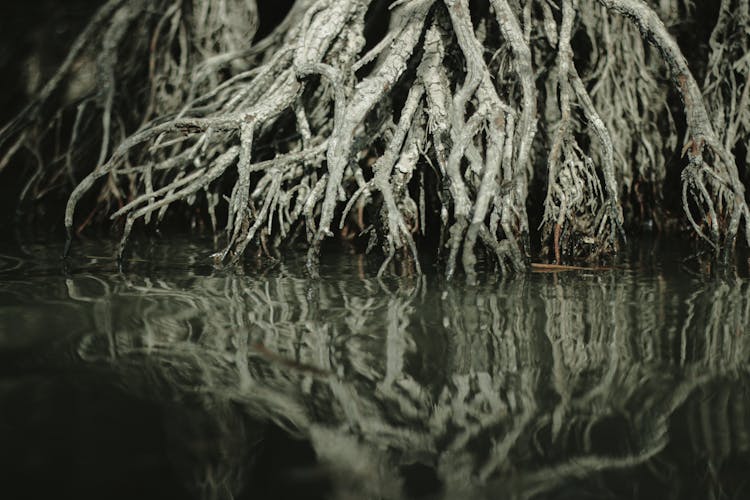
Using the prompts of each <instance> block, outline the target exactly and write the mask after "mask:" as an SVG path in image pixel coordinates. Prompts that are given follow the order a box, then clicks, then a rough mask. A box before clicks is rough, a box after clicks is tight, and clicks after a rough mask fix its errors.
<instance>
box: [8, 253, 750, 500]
mask: <svg viewBox="0 0 750 500" xmlns="http://www.w3.org/2000/svg"><path fill="white" fill-rule="evenodd" d="M639 249H640V250H639V251H638V252H635V251H633V252H631V253H630V254H629V255H628V256H627V257H626V258H625V259H624V260H623V261H622V262H621V263H620V264H618V266H617V267H616V268H614V269H610V270H595V271H594V270H588V271H575V272H564V273H531V274H529V275H528V276H525V277H516V278H513V279H509V280H505V281H500V280H493V279H485V280H484V282H483V283H481V284H480V285H478V286H473V287H472V286H467V285H464V284H462V283H461V282H460V280H458V281H456V282H454V283H451V284H450V285H447V284H446V283H445V282H444V281H443V280H442V279H440V278H439V277H438V276H437V275H435V274H432V275H430V274H428V275H427V276H424V277H415V276H410V275H408V274H406V275H405V276H402V277H394V276H391V277H388V278H386V279H384V280H383V281H378V280H377V279H374V278H372V276H374V275H375V271H376V270H377V267H378V264H379V263H378V262H369V261H368V260H367V259H365V258H362V257H359V256H355V255H348V254H341V255H339V256H335V257H328V258H326V259H324V262H323V263H322V270H321V275H322V278H321V279H320V280H319V281H312V280H310V279H308V278H307V277H306V276H305V273H304V270H303V265H302V263H303V261H302V259H301V257H296V258H295V257H288V258H286V259H285V261H284V263H283V264H280V263H271V262H268V261H260V262H258V263H255V264H252V263H251V264H250V265H249V266H248V267H247V268H246V269H245V270H244V272H242V271H240V270H238V269H215V268H214V267H213V266H212V265H211V261H210V259H209V258H208V255H209V254H210V253H211V251H212V250H211V248H210V247H209V246H207V245H206V246H201V245H199V244H190V243H186V242H184V241H171V242H161V243H153V244H151V245H145V244H142V245H140V246H136V249H135V252H134V258H133V260H132V261H131V262H130V264H129V266H128V267H127V268H126V269H123V270H118V268H117V266H116V265H115V263H114V262H113V261H112V259H111V258H110V256H111V255H112V249H111V248H108V247H106V246H102V245H97V244H85V243H82V244H79V245H78V246H77V247H76V255H75V257H74V258H72V259H71V260H70V261H69V262H67V263H62V262H61V261H60V260H59V253H60V246H59V245H28V246H25V247H22V248H20V247H17V246H12V245H9V244H7V243H6V244H5V246H4V247H3V248H2V249H0V479H2V480H1V481H0V498H3V499H16V498H19V499H21V498H44V499H57V498H76V499H87V498H92V499H93V498H96V499H101V498H122V499H126V498H127V499H131V498H154V499H156V498H158V499H170V498H197V499H229V498H290V499H291V498H336V499H359V498H367V499H375V498H378V499H380V498H383V499H398V498H436V499H439V498H445V499H464V498H480V499H481V498H500V499H502V498H560V499H562V498H570V499H574V498H575V499H585V498H627V499H650V498H664V499H668V498H674V499H678V498H679V499H685V498H695V499H699V498H700V499H707V498H714V499H718V498H727V499H733V498H750V485H748V480H749V479H750V476H749V475H748V474H747V471H748V470H750V463H749V462H750V460H749V458H750V408H748V401H750V399H748V396H750V390H749V385H748V381H749V380H750V379H749V377H748V369H749V368H750V364H748V362H749V361H750V331H749V330H750V328H749V327H748V325H749V324H750V282H749V281H748V280H747V279H745V278H743V277H741V276H736V275H735V276H732V275H724V276H722V277H718V278H717V277H712V276H711V275H710V274H709V273H707V272H706V269H705V268H704V267H702V266H701V265H699V264H698V263H696V262H695V261H692V260H690V259H687V260H685V257H686V256H685V255H682V253H681V251H680V249H674V248H672V249H670V248H662V247H660V246H658V245H651V244H646V243H642V244H641V245H640V246H639ZM725 274H726V273H725Z"/></svg>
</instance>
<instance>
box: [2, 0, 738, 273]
mask: <svg viewBox="0 0 750 500" xmlns="http://www.w3.org/2000/svg"><path fill="white" fill-rule="evenodd" d="M667 3H668V2H667ZM735 3H737V0H723V1H722V7H721V9H722V11H721V12H722V14H721V15H720V20H719V24H718V25H717V27H716V29H715V32H714V34H713V35H712V40H711V43H712V47H713V50H714V52H715V53H716V52H717V51H719V48H720V47H721V46H722V45H723V44H724V42H725V41H726V40H727V39H729V38H730V37H731V36H732V35H733V33H734V31H735V30H737V29H740V28H741V27H743V26H745V25H746V24H747V20H746V19H744V18H742V16H740V18H741V19H742V20H740V21H731V20H730V19H729V18H728V17H727V15H726V11H727V10H731V9H732V8H733V7H735V6H736V5H735ZM740 3H741V2H740ZM521 4H522V5H520V6H519V5H518V2H509V1H508V0H491V1H490V2H489V5H487V6H486V7H487V8H486V9H485V8H479V7H476V6H475V5H474V3H471V2H469V1H468V0H443V1H438V0H412V1H408V2H394V3H393V4H392V5H391V6H390V8H389V9H390V10H389V12H390V14H388V15H387V16H386V15H385V14H383V13H382V12H385V9H381V8H380V7H382V6H381V4H380V2H379V1H366V0H342V1H335V2H332V1H330V0H298V1H297V2H296V3H295V4H294V6H293V7H292V9H291V11H290V12H289V13H288V15H287V16H286V18H285V20H284V21H282V22H281V23H280V24H279V25H278V26H277V27H276V29H275V30H274V31H273V32H271V33H270V34H268V35H267V36H265V37H264V38H261V39H258V40H255V41H254V42H252V43H249V42H248V40H252V39H253V37H254V34H255V32H256V29H257V27H258V22H259V21H258V10H257V6H256V5H255V2H253V1H244V0H243V1H236V0H233V1H228V2H219V3H218V4H215V3H213V2H200V1H197V2H195V7H196V11H195V12H193V10H191V9H186V8H183V2H182V1H176V0H159V1H157V2H144V1H142V0H111V1H110V2H108V3H107V4H106V5H105V6H104V7H102V8H101V9H100V11H99V12H98V13H97V14H96V16H95V17H94V19H92V21H91V23H90V25H89V27H88V28H87V29H86V30H85V31H84V33H83V34H82V35H81V37H80V39H79V40H78V41H77V42H76V43H75V45H74V47H73V48H72V49H71V53H70V56H69V57H68V59H66V61H65V62H64V63H63V65H62V67H61V68H60V71H59V72H58V73H57V74H56V75H55V76H54V77H53V78H52V79H51V80H50V83H49V84H48V85H47V86H46V87H45V88H44V89H43V90H42V92H41V93H40V95H39V96H38V100H37V101H36V102H35V103H34V104H33V105H32V106H30V107H29V109H27V110H26V111H25V112H24V113H22V114H21V115H20V116H19V118H18V119H16V120H15V121H14V122H12V123H11V124H10V125H8V126H6V127H5V128H4V129H3V130H2V132H1V133H0V146H2V147H3V158H1V159H0V168H3V167H4V166H5V165H7V164H8V159H9V155H11V156H12V155H13V154H14V152H16V151H19V150H21V149H22V146H26V147H27V148H28V149H29V150H31V151H34V152H36V153H38V154H37V156H38V157H39V158H40V161H39V168H38V170H37V174H34V177H33V178H32V179H31V180H30V181H29V184H28V189H27V190H25V191H24V192H28V193H29V196H33V195H37V196H41V195H42V194H44V193H46V192H48V190H49V189H51V188H50V187H49V186H51V185H55V182H58V179H71V180H74V181H75V180H77V179H78V178H79V177H80V176H81V174H82V172H81V171H79V170H78V169H77V168H75V165H76V164H78V163H80V160H81V157H82V155H83V153H84V152H89V153H90V152H91V151H92V150H95V156H97V157H98V158H99V161H98V163H97V166H96V167H95V168H94V169H93V171H88V172H86V175H85V176H84V177H83V179H82V180H80V181H76V182H77V184H76V187H75V189H74V190H73V192H72V194H71V195H70V198H69V201H68V205H67V209H66V212H65V224H66V226H67V228H68V230H69V234H71V235H72V234H73V228H74V227H75V226H74V218H75V213H76V209H77V207H78V205H79V204H80V203H81V202H82V200H83V199H84V196H85V195H86V193H88V192H89V191H91V190H94V189H97V190H99V193H100V195H99V197H98V200H99V202H100V206H101V208H99V209H98V210H97V211H99V210H104V211H106V210H111V211H112V212H113V213H112V215H111V216H112V218H122V219H123V220H124V232H123V238H122V245H121V253H122V252H123V250H124V245H125V243H126V242H127V240H128V238H129V236H130V233H131V231H132V230H133V228H134V226H135V225H136V223H138V222H139V221H141V220H142V221H143V222H144V223H150V222H151V221H155V222H156V223H158V222H159V221H161V220H162V219H163V218H164V217H165V214H166V212H167V210H169V209H170V207H173V206H175V204H187V205H189V206H190V205H192V206H195V208H192V209H191V213H192V214H196V213H197V214H198V215H197V217H202V216H205V217H206V219H207V220H210V223H211V226H212V228H213V231H214V233H221V234H223V236H224V241H223V246H224V249H223V251H221V252H219V254H218V258H219V260H236V259H240V258H241V257H242V256H243V255H244V254H245V252H246V251H247V250H248V248H258V247H262V251H263V253H265V254H269V255H273V254H275V253H276V249H278V248H279V247H280V246H282V245H284V244H289V243H292V242H293V241H295V240H299V239H302V240H305V243H306V244H307V246H308V248H309V259H308V260H309V267H310V269H311V271H313V272H314V270H315V268H316V263H317V260H318V257H319V252H320V248H321V246H322V243H323V241H324V240H325V239H326V238H328V237H330V236H332V235H334V234H338V235H339V236H340V237H342V238H344V239H348V238H351V239H353V240H358V239H359V238H361V237H364V233H365V232H366V234H368V235H370V237H371V245H370V247H373V246H374V247H376V248H379V249H381V250H382V252H383V254H384V264H383V266H382V267H381V271H380V273H381V274H382V273H383V272H384V271H385V269H386V268H387V267H388V263H389V262H390V261H392V260H394V259H400V258H402V257H401V256H403V255H408V259H409V260H412V261H413V262H414V267H415V269H416V272H418V273H419V272H420V271H421V269H420V261H419V258H418V257H419V256H418V255H417V253H418V251H417V249H418V247H419V245H418V244H419V243H420V241H419V239H420V238H422V237H424V238H426V240H427V241H434V240H430V239H429V238H433V235H428V234H427V231H439V234H440V235H441V236H440V238H442V237H443V235H447V238H446V239H447V241H444V242H443V243H444V244H445V245H446V246H447V251H446V253H447V258H446V262H445V268H446V274H447V275H448V276H449V277H450V276H452V275H454V274H455V273H456V272H457V270H459V268H463V269H464V271H465V272H466V273H467V275H468V277H469V279H474V273H475V270H474V268H475V267H476V264H477V262H478V261H479V258H480V257H481V256H483V255H487V256H489V257H490V261H492V262H494V263H495V265H496V266H497V267H498V268H500V269H502V271H504V272H510V271H514V270H521V269H525V268H526V267H527V264H528V259H529V255H528V251H529V248H528V247H529V245H528V238H529V236H530V234H532V233H531V232H530V229H529V223H528V216H527V213H526V204H527V202H528V201H529V200H528V197H529V193H528V186H529V183H530V181H531V179H532V177H536V178H538V179H546V197H545V199H544V202H543V203H544V214H543V219H542V228H541V229H542V230H541V233H542V239H543V243H544V246H545V248H547V249H548V250H551V251H552V253H553V254H554V260H555V261H556V262H558V263H559V262H561V261H563V260H564V259H565V258H566V257H568V256H572V257H594V256H598V255H602V254H609V253H613V252H615V251H617V247H618V245H619V242H620V241H621V240H623V239H624V233H623V230H622V227H623V224H624V216H623V213H624V208H627V207H623V202H622V197H623V195H624V194H625V193H628V192H632V190H633V189H634V188H633V186H634V185H637V183H638V182H642V181H643V182H647V183H649V185H654V186H658V185H661V183H662V181H663V179H664V173H665V171H666V166H665V161H664V158H663V154H662V151H664V150H669V149H673V148H674V147H676V137H675V133H674V132H670V134H668V137H666V138H662V137H661V136H660V134H662V131H661V130H660V129H659V126H658V125H659V121H660V120H662V121H664V120H666V121H667V125H668V126H669V127H671V129H674V127H673V123H671V120H672V118H671V115H670V114H669V109H668V106H667V105H666V103H665V102H664V101H665V100H666V99H665V98H664V95H665V89H663V88H660V87H659V85H658V79H657V78H655V77H654V76H653V75H651V74H649V72H653V71H654V70H655V69H656V71H660V69H658V68H657V67H658V64H657V63H655V62H653V60H658V58H654V57H652V55H651V54H646V50H647V46H646V45H645V42H644V41H643V40H644V39H645V40H648V41H649V42H650V43H651V44H652V45H653V46H654V47H655V49H656V51H657V52H658V53H659V54H660V55H661V56H662V57H661V60H663V61H664V62H665V63H666V65H667V67H668V70H669V72H670V73H671V76H672V79H673V82H674V85H675V87H676V88H677V90H678V92H679V93H680V95H681V96H682V98H683V102H684V107H685V111H686V116H687V124H688V135H689V137H690V139H689V140H688V142H687V150H688V151H687V153H688V157H689V160H690V165H691V166H690V167H689V168H688V169H687V170H686V172H685V173H684V175H683V186H684V189H683V197H684V200H683V201H684V205H685V209H686V211H687V216H688V219H689V221H690V223H691V225H692V227H693V228H694V229H695V231H696V232H697V233H698V234H699V235H701V236H702V237H704V239H706V240H707V241H709V242H710V243H711V244H712V245H713V246H714V247H716V248H718V247H720V246H723V247H724V248H730V247H731V246H732V245H733V244H734V239H735V238H736V236H737V234H738V232H739V228H740V224H741V223H742V221H743V220H744V221H745V224H746V225H750V222H748V208H747V205H746V203H745V199H744V191H743V186H742V184H741V182H740V180H739V177H738V174H737V168H736V165H735V162H734V159H733V158H732V156H731V154H730V153H729V151H730V150H731V148H732V147H734V146H735V145H736V144H738V143H739V142H740V141H742V140H744V139H746V138H747V133H748V126H747V124H748V113H747V112H746V111H742V110H745V109H750V106H745V107H744V108H743V105H744V104H747V103H748V99H750V97H748V95H749V94H750V92H749V91H748V85H747V84H744V85H743V84H741V83H738V82H737V81H734V82H733V83H732V86H733V88H732V91H737V92H736V94H737V95H738V96H739V97H736V98H735V97H732V95H734V94H732V93H727V92H725V91H723V90H721V89H720V86H719V85H718V84H716V81H718V80H719V78H721V77H722V75H726V74H727V73H729V72H730V69H729V67H728V66H727V64H728V63H726V62H725V61H724V60H723V59H721V58H719V57H718V56H713V59H712V60H711V64H710V68H709V69H710V70H711V71H710V74H709V77H707V78H708V79H707V91H706V94H707V95H709V96H711V98H712V99H713V100H714V101H715V102H716V103H717V104H718V105H719V109H728V110H738V111H734V112H732V113H729V114H728V115H731V116H725V117H723V118H724V122H722V116H720V115H719V114H718V113H715V114H716V118H715V120H714V121H715V122H716V125H714V124H713V123H712V122H711V120H710V119H709V114H708V112H707V110H706V108H705V106H704V104H703V94H702V92H701V90H700V88H699V87H698V86H697V84H696V82H695V81H694V79H693V77H692V75H691V74H690V71H689V69H688V66H687V62H686V60H685V58H684V56H683V55H682V53H681V51H680V48H679V47H678V46H677V44H676V43H675V41H674V40H673V39H672V38H671V36H670V35H669V34H668V32H667V29H666V28H665V26H664V24H663V23H662V21H661V20H660V18H659V17H658V16H657V14H656V13H655V12H654V11H653V10H652V9H651V8H650V7H649V6H648V4H647V3H645V2H644V1H643V0H558V1H557V2H540V3H539V5H537V4H536V3H535V2H532V1H529V2H521ZM742 5H744V4H742ZM472 6H473V7H472ZM472 8H474V9H475V11H471V9H472ZM667 10H669V9H667ZM673 10H674V9H673ZM618 14H622V16H619V15H618ZM379 16H380V17H379ZM665 16H666V14H665ZM743 23H744V24H743ZM381 25H388V30H387V31H386V33H385V34H383V36H382V38H381V39H379V40H369V39H367V36H369V33H370V32H371V31H372V28H373V27H375V26H381ZM634 27H635V28H637V30H639V31H640V33H637V32H636V29H634ZM730 28H731V29H730ZM576 36H581V37H584V38H587V39H588V40H589V41H590V43H591V45H592V49H591V51H590V52H591V53H590V54H586V53H581V54H580V59H576V60H574V58H573V49H572V46H571V40H573V39H574V38H575V37H576ZM131 41H133V43H130V42H131ZM726 43H727V44H729V45H731V46H732V48H733V49H732V50H733V51H734V52H733V54H734V53H735V52H738V51H737V48H736V47H735V45H733V44H734V42H732V43H731V44H730V43H729V42H726ZM738 43H740V45H742V44H745V45H747V42H738ZM610 53H611V54H612V58H609V57H608V56H607V54H610ZM144 54H146V55H147V57H145V58H144V57H143V56H144ZM735 55H736V54H735ZM586 57H588V58H589V59H590V60H589V61H586V60H585V59H586ZM733 57H734V56H733ZM86 60H90V63H91V64H95V65H96V66H97V68H98V69H99V70H100V71H98V72H97V73H96V74H97V75H98V76H97V79H96V81H92V82H90V83H91V86H93V87H96V89H97V91H98V92H97V94H96V95H95V96H89V95H85V96H84V95H81V96H79V97H78V100H76V102H74V103H73V102H71V103H70V106H71V113H70V114H71V116H70V117H67V115H66V113H67V111H65V110H63V111H59V112H58V113H57V114H56V115H55V117H54V118H53V119H51V124H48V125H49V126H45V127H39V128H35V127H36V125H37V124H36V123H35V122H34V120H35V119H36V118H35V116H37V115H38V113H37V111H38V110H42V109H44V106H43V105H44V104H45V103H47V102H51V100H52V99H53V98H54V96H56V95H57V93H60V92H61V91H62V89H63V87H64V85H65V83H66V81H67V80H68V79H70V78H71V76H70V75H71V73H72V69H73V67H74V66H75V65H76V64H83V62H82V61H86ZM144 60H145V61H147V64H146V66H147V67H144V66H143V64H141V61H144ZM550 61H554V64H550ZM613 61H615V62H613ZM737 64H739V66H738V68H739V69H738V71H746V66H747V65H746V64H745V60H741V61H738V62H737ZM743 65H744V66H743ZM620 66H622V67H620ZM144 75H148V78H147V81H146V82H142V81H140V80H139V79H142V78H143V76H144ZM745 76H746V74H745ZM144 87H145V89H146V91H144ZM121 96H122V102H120V97H121ZM732 99H734V100H732ZM730 101H731V102H730ZM73 108H75V112H74V113H73ZM639 109H640V110H641V111H639ZM641 112H642V113H644V114H643V115H641V114H639V113H641ZM73 114H74V115H75V116H74V117H73V116H72V115H73ZM66 120H68V121H70V122H71V127H72V130H71V132H70V137H68V138H63V139H60V140H56V142H55V154H54V155H53V156H54V158H53V159H52V160H50V161H49V162H46V161H45V160H43V159H42V151H43V150H44V147H42V143H43V142H44V140H46V139H49V138H50V137H51V136H52V135H54V134H53V130H55V129H60V128H61V127H62V124H63V123H67V121H66ZM537 128H543V131H544V133H543V134H539V136H538V135H537ZM715 129H716V130H720V131H722V133H724V129H726V134H725V135H726V140H725V142H724V143H723V144H722V143H721V142H720V141H719V140H718V139H717V136H716V134H715V133H714V130H715ZM55 133H57V132H55ZM92 141H93V144H92ZM547 142H548V143H547ZM707 150H711V151H712V153H711V156H712V157H713V164H711V165H708V164H705V165H704V162H703V157H702V155H703V154H704V153H705V152H706V151H707ZM45 182H46V183H48V184H47V185H44V184H45ZM655 198H656V197H655ZM534 201H536V200H534ZM693 205H695V207H693V208H694V209H695V208H697V209H698V211H699V212H700V215H699V216H696V214H695V213H691V210H690V208H691V207H692V206H693ZM693 212H694V210H693ZM339 217H340V219H339ZM437 219H439V220H437ZM93 220H94V219H92V221H93ZM85 224H88V219H87V221H86V222H85ZM207 224H208V223H207V222H206V225H207ZM79 227H80V226H79ZM703 227H705V228H707V231H708V234H707V235H704V232H705V230H704V229H703ZM746 227H747V226H746ZM428 228H429V229H428ZM433 228H434V229H433ZM746 232H747V233H750V231H746ZM435 236H437V235H435ZM748 237H749V238H750V236H748ZM435 239H437V238H435ZM436 253H440V254H441V255H442V252H441V251H437V250H436Z"/></svg>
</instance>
